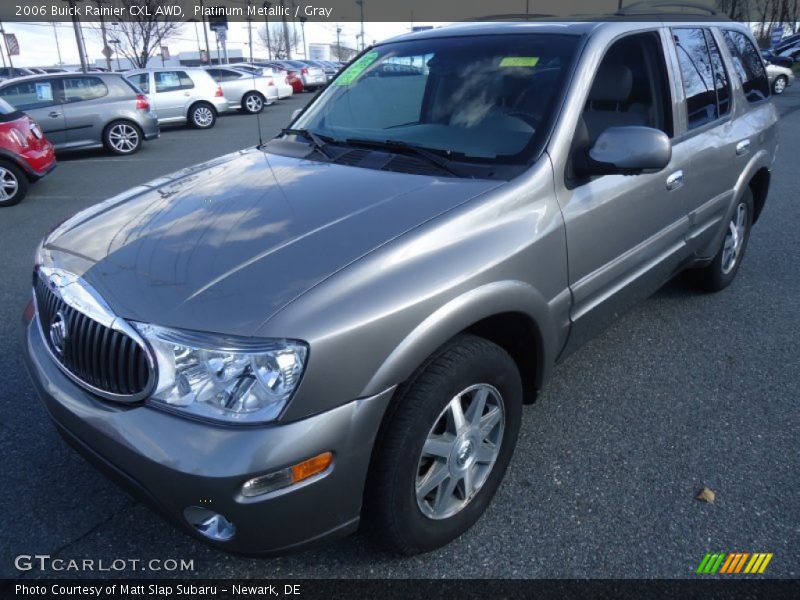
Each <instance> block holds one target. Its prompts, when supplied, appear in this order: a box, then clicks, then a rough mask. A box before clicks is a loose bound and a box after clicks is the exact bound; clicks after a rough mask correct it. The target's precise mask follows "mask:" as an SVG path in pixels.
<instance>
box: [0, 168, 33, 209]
mask: <svg viewBox="0 0 800 600" xmlns="http://www.w3.org/2000/svg"><path fill="white" fill-rule="evenodd" d="M27 193H28V178H27V177H26V176H25V173H23V172H22V170H20V168H19V167H18V166H17V165H15V164H14V163H12V162H9V161H7V160H0V208H3V207H6V206H14V205H15V204H19V203H20V202H22V199H23V198H25V196H26V195H27Z"/></svg>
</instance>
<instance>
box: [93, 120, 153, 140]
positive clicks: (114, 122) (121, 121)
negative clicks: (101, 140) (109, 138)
mask: <svg viewBox="0 0 800 600" xmlns="http://www.w3.org/2000/svg"><path fill="white" fill-rule="evenodd" d="M116 123H127V124H128V125H131V126H133V127H135V128H136V131H138V132H139V135H140V136H144V132H143V131H142V128H141V127H139V124H138V123H137V122H136V121H132V120H131V119H114V120H113V121H109V122H108V123H106V126H105V127H103V137H105V135H106V133H108V128H109V127H111V126H112V125H114V124H116Z"/></svg>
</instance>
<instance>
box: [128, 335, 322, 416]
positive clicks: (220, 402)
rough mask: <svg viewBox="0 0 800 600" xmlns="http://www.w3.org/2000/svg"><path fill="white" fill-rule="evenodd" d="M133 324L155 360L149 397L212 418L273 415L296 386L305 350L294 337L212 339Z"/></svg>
mask: <svg viewBox="0 0 800 600" xmlns="http://www.w3.org/2000/svg"><path fill="white" fill-rule="evenodd" d="M134 326H135V327H136V329H137V330H138V331H139V333H140V334H141V335H142V337H144V338H145V339H146V340H147V342H148V343H149V344H150V346H151V347H152V349H153V351H154V352H155V355H156V360H157V363H158V383H157V385H156V391H155V392H154V393H153V395H152V397H151V399H152V400H153V401H155V402H160V403H162V404H165V405H167V406H172V407H175V408H176V409H179V410H181V411H185V412H187V413H191V414H193V415H197V416H200V417H206V418H210V419H215V420H223V421H228V422H231V421H233V422H240V423H253V422H264V421H272V420H274V419H275V418H276V417H277V416H278V415H279V414H280V412H281V410H282V409H283V407H284V406H286V403H287V402H288V401H289V398H291V397H292V394H293V393H294V391H295V389H296V388H297V385H298V383H299V382H300V377H301V376H302V374H303V368H304V367H305V362H306V357H307V355H308V347H307V346H306V345H305V344H304V343H302V342H298V341H293V340H265V341H258V342H254V341H252V340H248V339H239V340H231V339H229V338H219V339H216V340H215V339H214V338H213V337H212V336H205V335H202V334H197V333H190V332H185V331H176V330H173V329H166V328H163V327H157V326H155V325H147V324H142V323H134Z"/></svg>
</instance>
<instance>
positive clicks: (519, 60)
mask: <svg viewBox="0 0 800 600" xmlns="http://www.w3.org/2000/svg"><path fill="white" fill-rule="evenodd" d="M538 64H539V57H538V56H506V57H505V58H503V59H502V60H501V61H500V66H501V67H535V66H536V65H538Z"/></svg>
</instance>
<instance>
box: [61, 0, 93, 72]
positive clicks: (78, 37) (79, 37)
mask: <svg viewBox="0 0 800 600" xmlns="http://www.w3.org/2000/svg"><path fill="white" fill-rule="evenodd" d="M65 1H66V2H67V4H68V5H69V8H70V11H69V12H70V13H71V14H72V28H73V29H74V30H75V42H76V43H77V44H78V56H79V57H80V59H81V71H83V72H84V73H86V71H88V68H87V65H86V47H85V46H84V45H83V33H82V32H81V22H80V20H79V19H78V14H77V13H78V11H77V8H76V6H75V5H76V4H77V3H78V2H82V0H65Z"/></svg>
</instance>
